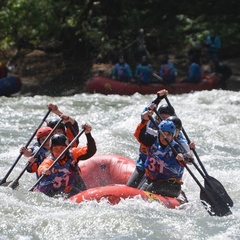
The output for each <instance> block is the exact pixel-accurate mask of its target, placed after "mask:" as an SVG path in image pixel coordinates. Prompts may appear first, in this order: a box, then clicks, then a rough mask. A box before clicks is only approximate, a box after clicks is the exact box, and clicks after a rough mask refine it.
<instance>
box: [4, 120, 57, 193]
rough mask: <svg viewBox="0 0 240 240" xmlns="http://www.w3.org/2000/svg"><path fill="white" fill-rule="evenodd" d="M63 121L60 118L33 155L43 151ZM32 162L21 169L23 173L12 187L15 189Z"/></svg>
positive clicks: (11, 184)
mask: <svg viewBox="0 0 240 240" xmlns="http://www.w3.org/2000/svg"><path fill="white" fill-rule="evenodd" d="M61 122H62V119H61V118H60V119H59V121H58V122H57V124H56V125H55V126H54V128H53V129H52V130H51V132H50V133H49V134H48V136H47V137H46V138H45V140H44V141H43V142H42V144H41V146H40V147H39V149H38V150H37V152H36V153H34V155H33V156H32V157H36V156H37V155H38V153H39V152H40V151H41V149H42V148H43V146H44V144H45V143H46V142H47V141H48V140H49V138H50V137H51V136H52V134H53V132H54V131H55V130H56V129H57V127H58V126H59V125H60V123H61ZM30 164H31V163H30V162H27V164H26V166H25V167H24V168H23V170H22V171H21V173H20V174H19V175H18V177H17V178H16V179H15V180H14V181H13V182H12V183H10V184H9V187H11V188H12V189H15V188H16V187H17V186H18V185H19V182H18V180H19V179H20V178H21V177H22V175H23V174H24V172H25V171H26V170H27V168H28V167H29V165H30Z"/></svg>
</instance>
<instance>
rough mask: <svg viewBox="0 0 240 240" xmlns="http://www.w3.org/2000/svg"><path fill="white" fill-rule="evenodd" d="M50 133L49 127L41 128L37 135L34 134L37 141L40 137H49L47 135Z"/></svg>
mask: <svg viewBox="0 0 240 240" xmlns="http://www.w3.org/2000/svg"><path fill="white" fill-rule="evenodd" d="M51 131H52V128H50V127H41V128H39V129H38V131H37V133H36V137H37V139H39V138H41V137H46V136H48V135H49V133H50V132H51Z"/></svg>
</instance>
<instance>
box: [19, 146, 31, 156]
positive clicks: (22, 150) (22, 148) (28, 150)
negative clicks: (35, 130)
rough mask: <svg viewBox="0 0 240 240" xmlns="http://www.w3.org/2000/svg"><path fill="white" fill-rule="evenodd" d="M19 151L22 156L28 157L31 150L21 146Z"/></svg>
mask: <svg viewBox="0 0 240 240" xmlns="http://www.w3.org/2000/svg"><path fill="white" fill-rule="evenodd" d="M20 153H22V154H23V156H24V157H30V156H31V154H32V150H31V149H29V148H26V147H21V148H20Z"/></svg>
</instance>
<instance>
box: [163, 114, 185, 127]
mask: <svg viewBox="0 0 240 240" xmlns="http://www.w3.org/2000/svg"><path fill="white" fill-rule="evenodd" d="M166 120H169V121H172V122H173V123H174V125H175V127H176V129H179V130H181V129H182V121H181V120H180V119H179V118H178V117H177V116H170V117H168V118H167V119H166Z"/></svg>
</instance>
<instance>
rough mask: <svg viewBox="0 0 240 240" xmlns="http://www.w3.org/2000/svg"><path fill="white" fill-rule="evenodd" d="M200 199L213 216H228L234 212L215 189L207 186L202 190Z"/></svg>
mask: <svg viewBox="0 0 240 240" xmlns="http://www.w3.org/2000/svg"><path fill="white" fill-rule="evenodd" d="M200 199H201V200H202V203H203V205H204V207H205V208H206V210H207V211H208V213H209V214H210V215H211V216H219V217H223V216H228V215H230V214H232V212H231V210H230V208H229V206H228V205H227V204H226V203H225V202H224V201H223V199H222V198H221V197H220V196H219V194H218V193H216V192H215V191H214V190H213V189H211V188H209V187H205V188H203V189H201V191H200Z"/></svg>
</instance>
